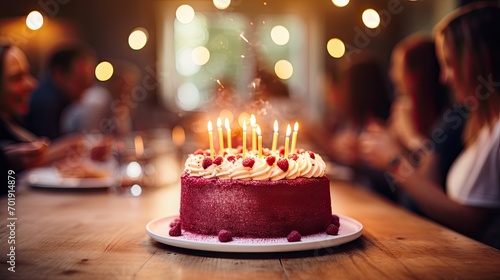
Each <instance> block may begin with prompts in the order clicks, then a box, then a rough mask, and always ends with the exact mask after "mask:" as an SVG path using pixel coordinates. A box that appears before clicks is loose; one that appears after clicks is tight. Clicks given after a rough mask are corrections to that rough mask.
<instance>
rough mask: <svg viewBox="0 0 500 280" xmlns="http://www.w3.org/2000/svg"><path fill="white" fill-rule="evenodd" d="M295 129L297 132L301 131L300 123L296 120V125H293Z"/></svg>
mask: <svg viewBox="0 0 500 280" xmlns="http://www.w3.org/2000/svg"><path fill="white" fill-rule="evenodd" d="M293 131H295V132H297V131H299V123H298V122H295V125H294V126H293Z"/></svg>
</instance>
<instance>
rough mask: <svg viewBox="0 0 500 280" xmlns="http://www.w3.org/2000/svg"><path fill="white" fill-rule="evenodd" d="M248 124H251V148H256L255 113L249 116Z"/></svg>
mask: <svg viewBox="0 0 500 280" xmlns="http://www.w3.org/2000/svg"><path fill="white" fill-rule="evenodd" d="M250 125H251V126H252V150H253V151H255V150H257V132H256V131H255V126H256V125H257V120H256V119H255V115H254V114H252V115H251V116H250Z"/></svg>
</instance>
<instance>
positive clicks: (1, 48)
mask: <svg viewBox="0 0 500 280" xmlns="http://www.w3.org/2000/svg"><path fill="white" fill-rule="evenodd" d="M10 47H12V45H11V44H8V43H0V95H2V94H3V75H4V68H5V53H7V50H8V49H10Z"/></svg>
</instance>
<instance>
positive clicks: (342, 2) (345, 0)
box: [332, 0, 349, 8]
mask: <svg viewBox="0 0 500 280" xmlns="http://www.w3.org/2000/svg"><path fill="white" fill-rule="evenodd" d="M332 2H333V5H335V6H337V7H340V8H342V7H345V6H347V4H349V0H332Z"/></svg>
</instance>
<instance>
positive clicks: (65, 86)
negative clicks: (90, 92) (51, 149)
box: [25, 45, 95, 139]
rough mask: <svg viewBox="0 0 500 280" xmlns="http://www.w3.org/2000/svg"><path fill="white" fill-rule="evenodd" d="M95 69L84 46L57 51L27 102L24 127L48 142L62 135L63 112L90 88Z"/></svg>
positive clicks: (89, 51) (92, 60)
mask: <svg viewBox="0 0 500 280" xmlns="http://www.w3.org/2000/svg"><path fill="white" fill-rule="evenodd" d="M94 67H95V59H94V54H93V52H92V50H90V49H89V48H87V47H85V46H82V45H75V46H65V47H62V48H59V49H57V50H56V51H55V52H54V53H53V54H52V55H51V57H50V58H49V61H48V65H47V73H46V76H45V78H44V79H43V80H42V82H41V83H40V85H39V87H38V88H37V89H36V90H35V92H34V93H33V95H32V97H31V99H30V102H29V110H28V114H27V115H26V119H25V120H26V126H27V128H28V129H29V130H30V131H31V132H33V133H34V134H36V135H38V136H43V137H48V138H50V139H55V138H56V137H59V136H61V135H63V133H62V130H61V126H62V123H61V118H62V115H63V112H64V110H65V109H66V108H68V106H69V105H70V104H72V103H73V102H77V101H78V100H80V98H81V97H82V94H83V91H84V90H85V89H87V88H89V87H90V86H91V85H92V83H93V80H94Z"/></svg>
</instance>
